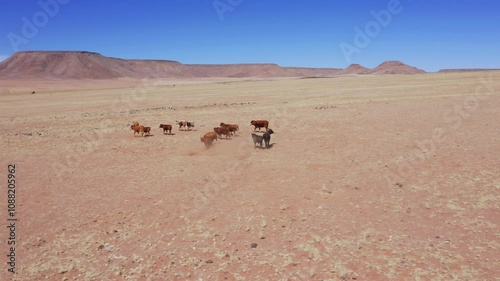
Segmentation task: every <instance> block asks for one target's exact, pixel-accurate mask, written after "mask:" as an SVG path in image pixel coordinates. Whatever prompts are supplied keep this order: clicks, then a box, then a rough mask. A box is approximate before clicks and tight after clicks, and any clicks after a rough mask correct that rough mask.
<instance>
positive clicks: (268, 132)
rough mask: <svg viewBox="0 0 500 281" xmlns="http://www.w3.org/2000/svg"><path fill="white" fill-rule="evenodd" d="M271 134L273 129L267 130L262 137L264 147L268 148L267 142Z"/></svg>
mask: <svg viewBox="0 0 500 281" xmlns="http://www.w3.org/2000/svg"><path fill="white" fill-rule="evenodd" d="M271 134H274V131H273V129H269V130H267V131H266V132H265V133H264V135H262V137H263V138H264V143H265V144H266V148H270V145H269V142H270V141H271Z"/></svg>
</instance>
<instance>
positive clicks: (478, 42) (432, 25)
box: [0, 0, 500, 71]
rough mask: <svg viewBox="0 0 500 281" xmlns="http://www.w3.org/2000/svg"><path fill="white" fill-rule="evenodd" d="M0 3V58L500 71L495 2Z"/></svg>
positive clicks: (499, 6) (499, 17)
mask: <svg viewBox="0 0 500 281" xmlns="http://www.w3.org/2000/svg"><path fill="white" fill-rule="evenodd" d="M0 1H1V3H2V9H1V10H0V19H1V23H2V24H1V25H0V60H2V59H4V58H6V57H8V56H10V55H12V54H13V53H15V51H17V50H19V51H25V50H85V51H93V52H98V53H101V54H102V55H105V56H110V57H120V58H130V59H132V58H135V59H167V60H176V61H179V62H182V63H277V64H279V65H281V66H304V67H338V68H344V67H347V66H348V65H349V64H351V63H359V64H361V65H364V66H366V67H370V68H371V67H375V66H377V65H378V64H380V63H381V62H383V61H385V60H400V61H403V62H404V63H407V64H410V65H412V66H416V67H418V68H421V69H424V70H426V71H437V70H439V69H441V68H500V1H497V0H399V1H398V0H366V1H361V0H359V1H354V0H335V1H333V0H332V1H327V0H324V1H320V0H309V1H305V0H302V1H299V0H288V1H270V0H142V1H141V0H128V1H126V0H106V1H98V0H87V1H83V0H0ZM43 3H45V5H48V6H47V7H48V8H45V9H44V8H43V6H44V5H42V4H43ZM374 14H379V15H381V17H380V19H379V20H378V21H377V18H376V17H375V16H374ZM388 15H389V16H388ZM389 17H390V19H389ZM30 27H31V28H30ZM33 27H34V28H33ZM360 32H361V34H360ZM363 38H364V39H368V40H364V41H363V40H362V39H363Z"/></svg>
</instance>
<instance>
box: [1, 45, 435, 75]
mask: <svg viewBox="0 0 500 281" xmlns="http://www.w3.org/2000/svg"><path fill="white" fill-rule="evenodd" d="M423 72H425V71H423V70H420V69H418V68H415V67H412V66H409V65H406V64H404V63H402V62H399V61H386V62H383V63H382V64H380V65H379V66H377V67H376V68H373V69H368V68H366V67H363V66H361V65H359V64H352V65H350V66H349V67H347V68H346V69H339V68H305V67H281V66H279V65H277V64H272V63H261V64H258V63H254V64H182V63H180V62H177V61H170V60H131V59H120V58H111V57H105V56H103V55H101V54H98V53H93V52H86V51H25V52H18V53H15V54H14V55H12V56H11V57H9V58H7V59H6V60H4V61H3V62H0V78H28V79H49V80H50V79H52V80H53V79H117V78H137V79H142V78H209V77H238V78H245V77H257V78H258V77H261V78H265V77H330V76H335V75H344V74H416V73H423Z"/></svg>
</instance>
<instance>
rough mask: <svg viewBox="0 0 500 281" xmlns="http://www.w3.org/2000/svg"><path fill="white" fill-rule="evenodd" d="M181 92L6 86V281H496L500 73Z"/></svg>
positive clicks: (204, 86)
mask: <svg viewBox="0 0 500 281" xmlns="http://www.w3.org/2000/svg"><path fill="white" fill-rule="evenodd" d="M172 82H175V81H161V80H144V81H142V82H137V81H136V82H134V83H132V82H131V81H127V82H126V83H123V84H121V83H120V80H115V81H80V82H78V81H70V82H68V84H65V82H64V81H59V82H57V83H56V82H54V83H53V84H52V85H51V84H50V83H44V84H43V85H41V84H40V85H39V84H37V82H36V81H20V80H11V81H6V80H2V81H1V82H0V85H1V86H0V87H3V91H2V93H3V94H1V95H0V104H1V105H0V108H1V110H0V126H1V131H2V134H1V136H0V138H1V143H2V148H1V150H0V162H1V163H0V175H1V178H2V180H1V182H2V183H1V184H0V186H1V189H2V190H3V192H2V193H1V194H2V199H1V200H0V202H1V204H0V208H1V210H2V211H1V212H0V214H1V219H2V221H3V222H4V224H7V215H6V212H5V210H7V193H6V189H7V185H6V173H7V165H8V164H15V165H16V179H17V189H16V191H17V193H16V208H17V209H16V210H17V218H18V221H17V222H16V239H17V240H16V251H17V252H16V255H17V259H16V270H17V271H18V273H17V274H16V275H14V276H13V275H12V274H10V273H9V272H7V267H8V266H7V256H6V255H7V252H8V247H9V246H8V245H7V237H8V235H9V233H8V229H7V228H6V227H3V230H2V231H0V234H1V238H2V239H1V242H2V243H1V246H0V253H2V259H1V264H2V270H1V274H0V277H1V278H0V279H1V280H10V279H9V278H13V280H443V281H444V280H500V258H499V257H500V255H499V252H500V251H499V249H500V237H499V233H500V232H499V231H498V224H499V223H500V215H499V209H500V176H499V175H500V134H499V133H500V122H499V120H500V111H499V108H500V72H470V73H468V72H463V73H429V74H417V75H386V76H370V75H365V76H354V77H349V76H346V77H335V78H317V79H291V78H288V79H273V80H265V79H259V80H248V79H247V80H246V81H238V80H237V79H212V80H210V79H207V80H199V81H179V82H175V86H173V84H174V83H172ZM13 84H15V85H16V87H17V90H15V91H12V85H13ZM9 85H10V86H9ZM19 89H22V90H19ZM72 89H73V90H72ZM25 90H26V91H25ZM32 90H36V93H35V94H31V91H32ZM179 119H189V120H194V121H195V122H196V123H195V124H196V126H195V130H194V131H189V132H187V131H179V130H178V129H177V128H175V129H174V130H173V132H174V133H175V135H163V134H162V132H161V130H160V129H159V128H158V125H159V124H160V123H169V124H172V125H174V122H175V120H179ZM252 119H267V120H269V121H270V127H271V128H272V129H273V130H274V132H275V134H274V135H272V139H271V143H272V144H273V147H272V148H271V149H258V148H257V149H255V148H254V147H253V143H251V138H250V133H251V132H252V130H253V127H251V126H250V120H252ZM132 121H138V122H140V123H141V124H144V125H148V126H151V127H153V136H151V137H146V138H144V137H134V136H133V133H132V131H130V128H129V126H130V123H131V122H132ZM220 122H226V123H236V124H239V126H240V131H239V132H238V134H237V136H235V137H233V138H232V139H230V140H219V141H218V142H217V143H216V144H215V145H214V146H213V147H212V148H211V149H208V150H207V149H205V147H204V146H203V144H201V143H200V139H199V138H200V136H201V135H203V134H204V133H205V132H209V131H211V130H212V128H213V127H215V126H217V125H218V124H219V123H220Z"/></svg>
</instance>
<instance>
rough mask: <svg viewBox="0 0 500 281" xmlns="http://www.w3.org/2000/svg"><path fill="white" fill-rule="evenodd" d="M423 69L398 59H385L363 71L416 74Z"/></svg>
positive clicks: (366, 72)
mask: <svg viewBox="0 0 500 281" xmlns="http://www.w3.org/2000/svg"><path fill="white" fill-rule="evenodd" d="M417 73H425V71H423V70H421V69H418V68H416V67H413V66H409V65H407V64H404V63H402V62H400V61H385V62H383V63H381V64H379V65H378V66H377V67H375V68H373V69H370V70H368V71H365V72H364V74H417Z"/></svg>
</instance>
